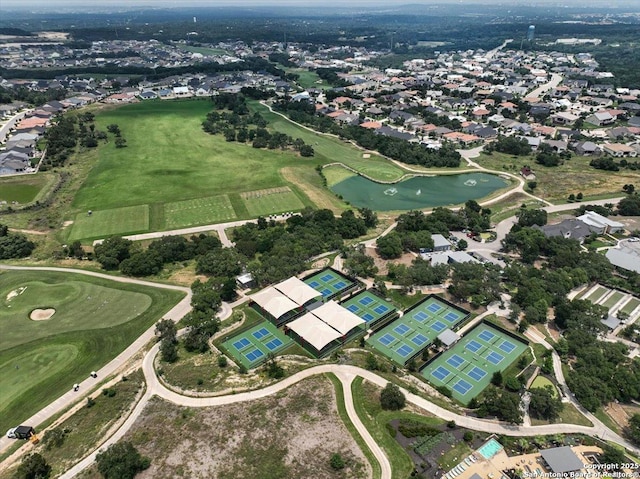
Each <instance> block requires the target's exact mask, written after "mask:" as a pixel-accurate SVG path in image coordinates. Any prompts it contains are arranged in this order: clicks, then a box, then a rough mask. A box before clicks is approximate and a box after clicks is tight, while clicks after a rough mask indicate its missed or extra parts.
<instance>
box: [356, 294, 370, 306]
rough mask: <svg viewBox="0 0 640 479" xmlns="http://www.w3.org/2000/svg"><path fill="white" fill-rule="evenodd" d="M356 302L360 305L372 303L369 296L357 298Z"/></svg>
mask: <svg viewBox="0 0 640 479" xmlns="http://www.w3.org/2000/svg"><path fill="white" fill-rule="evenodd" d="M358 302H359V303H360V304H361V305H362V306H366V305H368V304H371V303H373V299H372V298H370V297H369V296H365V297H364V298H362V299H360V300H358Z"/></svg>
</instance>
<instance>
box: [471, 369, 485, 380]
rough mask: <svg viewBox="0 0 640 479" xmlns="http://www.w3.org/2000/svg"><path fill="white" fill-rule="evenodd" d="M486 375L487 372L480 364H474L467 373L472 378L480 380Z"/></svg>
mask: <svg viewBox="0 0 640 479" xmlns="http://www.w3.org/2000/svg"><path fill="white" fill-rule="evenodd" d="M486 375H487V372H486V371H485V370H484V369H480V368H479V367H478V366H474V367H473V369H472V370H471V371H469V372H468V373H467V376H469V377H470V378H471V379H475V380H476V381H480V380H481V379H482V378H483V377H485V376H486Z"/></svg>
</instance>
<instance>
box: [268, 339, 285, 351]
mask: <svg viewBox="0 0 640 479" xmlns="http://www.w3.org/2000/svg"><path fill="white" fill-rule="evenodd" d="M265 346H266V347H267V348H269V351H273V350H274V349H278V348H279V347H280V346H282V341H280V340H279V339H278V338H275V339H272V340H271V341H269V342H268V343H265Z"/></svg>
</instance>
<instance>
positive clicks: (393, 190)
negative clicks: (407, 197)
mask: <svg viewBox="0 0 640 479" xmlns="http://www.w3.org/2000/svg"><path fill="white" fill-rule="evenodd" d="M396 193H398V190H397V188H387V189H386V190H384V194H385V195H387V196H393V195H395V194H396Z"/></svg>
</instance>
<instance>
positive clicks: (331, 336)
mask: <svg viewBox="0 0 640 479" xmlns="http://www.w3.org/2000/svg"><path fill="white" fill-rule="evenodd" d="M287 327H288V328H289V329H291V330H292V331H294V332H295V333H296V334H297V335H298V336H300V337H301V338H302V339H304V340H305V341H306V342H307V343H309V344H310V345H311V346H313V347H314V348H316V349H317V350H318V351H320V350H321V349H322V348H324V347H325V346H326V345H327V344H329V343H330V342H331V341H334V340H336V339H338V338H340V337H342V334H340V333H339V332H338V331H336V330H335V329H333V328H332V327H331V326H329V325H328V324H327V323H325V322H323V321H321V320H320V319H318V318H317V317H316V316H314V315H313V314H311V313H307V314H305V315H304V316H302V317H301V318H298V319H296V320H294V321H291V322H290V323H289V324H288V325H287Z"/></svg>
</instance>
